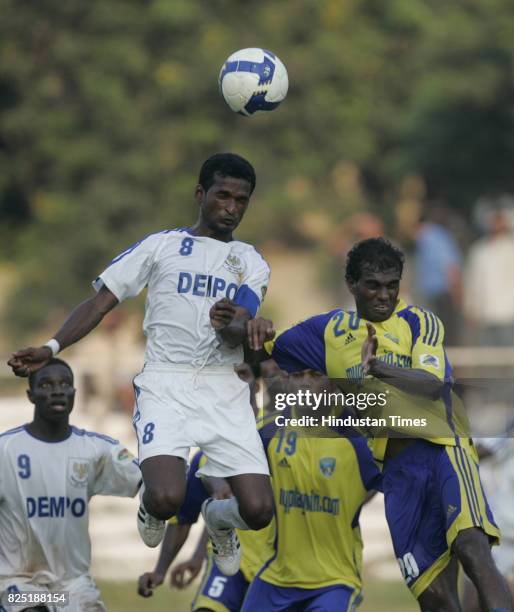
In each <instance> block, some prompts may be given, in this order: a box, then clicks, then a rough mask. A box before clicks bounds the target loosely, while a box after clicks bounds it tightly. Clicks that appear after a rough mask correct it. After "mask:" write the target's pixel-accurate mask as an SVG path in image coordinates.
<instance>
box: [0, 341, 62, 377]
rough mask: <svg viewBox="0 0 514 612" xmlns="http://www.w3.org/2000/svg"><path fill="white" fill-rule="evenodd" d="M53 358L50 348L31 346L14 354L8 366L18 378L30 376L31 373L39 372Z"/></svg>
mask: <svg viewBox="0 0 514 612" xmlns="http://www.w3.org/2000/svg"><path fill="white" fill-rule="evenodd" d="M51 358H52V350H51V349H50V347H48V346H39V347H37V348H35V347H33V346H30V347H29V348H25V349H21V350H19V351H16V352H15V353H13V354H12V356H11V358H10V359H9V361H8V362H7V365H8V366H10V367H11V368H12V371H13V372H14V374H15V375H16V376H28V375H29V374H30V373H31V372H35V371H36V370H39V368H41V367H43V366H44V365H45V363H47V361H49V360H50V359H51Z"/></svg>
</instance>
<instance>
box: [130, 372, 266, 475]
mask: <svg viewBox="0 0 514 612" xmlns="http://www.w3.org/2000/svg"><path fill="white" fill-rule="evenodd" d="M134 389H135V392H136V406H135V409H134V419H133V423H134V427H135V429H136V434H137V439H138V446H139V462H140V463H141V462H143V461H144V460H145V459H148V458H149V457H155V456H156V455H173V456H175V457H181V458H182V459H184V461H186V462H187V460H188V458H189V451H190V449H191V448H192V447H196V446H198V447H199V448H200V449H201V450H202V451H203V452H204V454H205V456H206V457H207V462H206V464H205V465H204V467H202V468H201V470H199V474H200V475H203V476H218V477H221V478H223V477H226V476H236V475H237V474H269V468H268V462H267V459H266V455H265V453H264V449H263V446H262V441H261V438H260V436H259V434H258V432H257V427H256V424H255V416H254V414H253V410H252V407H251V405H250V389H249V386H248V383H245V382H243V381H242V380H241V379H240V378H239V377H238V376H237V374H236V373H235V372H234V370H233V368H227V367H226V366H224V367H218V368H205V369H202V370H200V371H198V370H195V369H194V368H192V367H189V366H172V365H169V364H146V365H145V367H144V369H143V371H142V372H141V373H140V374H138V375H137V376H136V378H135V379H134Z"/></svg>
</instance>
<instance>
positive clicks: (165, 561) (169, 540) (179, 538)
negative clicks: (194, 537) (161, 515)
mask: <svg viewBox="0 0 514 612" xmlns="http://www.w3.org/2000/svg"><path fill="white" fill-rule="evenodd" d="M190 529H191V525H189V524H182V525H181V524H178V525H168V526H167V528H166V533H165V534H164V540H163V541H162V544H161V550H160V552H159V559H158V560H157V565H156V566H155V569H154V570H153V572H145V573H144V574H143V575H142V576H139V580H138V583H137V592H138V594H139V595H141V597H151V596H152V595H153V590H154V589H155V588H156V587H158V586H160V585H161V584H162V583H163V582H164V578H165V576H166V572H167V571H168V569H169V567H170V565H171V564H172V563H173V561H174V560H175V557H176V556H177V555H178V553H179V552H180V550H181V548H182V546H183V545H184V542H185V541H186V540H187V536H188V535H189V530H190Z"/></svg>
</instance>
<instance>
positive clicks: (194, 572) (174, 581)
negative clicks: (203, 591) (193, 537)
mask: <svg viewBox="0 0 514 612" xmlns="http://www.w3.org/2000/svg"><path fill="white" fill-rule="evenodd" d="M202 566H203V559H196V558H195V557H192V558H191V559H189V561H184V562H183V563H179V564H178V565H177V566H175V567H174V568H173V570H172V571H171V576H170V585H171V586H172V587H175V588H176V589H185V588H186V587H187V586H189V585H190V584H191V583H192V582H193V580H194V579H195V578H196V577H197V576H198V574H199V573H200V571H201V569H202Z"/></svg>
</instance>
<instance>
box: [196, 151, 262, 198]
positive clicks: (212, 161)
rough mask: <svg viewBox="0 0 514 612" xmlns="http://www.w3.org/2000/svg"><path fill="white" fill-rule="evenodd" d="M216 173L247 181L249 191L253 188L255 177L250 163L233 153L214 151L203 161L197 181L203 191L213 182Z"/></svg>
mask: <svg viewBox="0 0 514 612" xmlns="http://www.w3.org/2000/svg"><path fill="white" fill-rule="evenodd" d="M216 174H219V175H221V176H231V177H233V178H238V179H243V180H245V181H248V182H249V183H250V193H252V192H253V190H254V189H255V182H256V178H255V170H254V169H253V166H252V164H251V163H250V162H249V161H247V160H246V159H244V157H241V156H240V155H236V154H235V153H216V155H213V156H212V157H209V159H207V160H205V161H204V162H203V165H202V167H201V168H200V176H199V178H198V182H199V183H200V185H201V186H202V187H203V188H204V189H205V191H207V190H208V189H209V188H210V187H211V186H212V185H213V184H214V182H215V180H216Z"/></svg>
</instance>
